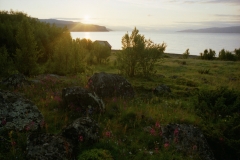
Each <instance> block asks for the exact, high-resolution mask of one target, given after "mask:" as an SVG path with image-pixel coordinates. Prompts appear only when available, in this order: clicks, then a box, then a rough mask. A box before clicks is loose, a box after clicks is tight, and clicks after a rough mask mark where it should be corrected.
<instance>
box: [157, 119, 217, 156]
mask: <svg viewBox="0 0 240 160" xmlns="http://www.w3.org/2000/svg"><path fill="white" fill-rule="evenodd" d="M161 129H162V136H163V140H164V143H165V144H166V143H169V144H171V142H172V143H173V144H174V146H175V147H176V148H177V150H179V151H182V152H185V153H188V154H198V155H199V156H200V157H201V159H204V160H215V158H214V155H213V153H212V151H211V149H210V148H209V146H208V143H207V141H206V139H205V137H204V135H203V133H202V132H201V130H200V129H198V128H197V127H194V126H193V125H187V124H168V125H166V126H163V127H161Z"/></svg>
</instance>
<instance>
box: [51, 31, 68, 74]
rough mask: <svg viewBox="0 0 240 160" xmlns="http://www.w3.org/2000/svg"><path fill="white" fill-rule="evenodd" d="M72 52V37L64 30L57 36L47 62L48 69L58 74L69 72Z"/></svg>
mask: <svg viewBox="0 0 240 160" xmlns="http://www.w3.org/2000/svg"><path fill="white" fill-rule="evenodd" d="M72 53H73V52H72V37H71V35H70V33H69V32H65V33H64V34H62V36H61V37H59V38H58V40H57V42H56V44H55V46H54V49H53V55H52V57H51V58H50V60H49V62H48V68H49V71H50V72H52V73H56V74H60V75H66V74H69V73H71V69H72V68H73V56H72Z"/></svg>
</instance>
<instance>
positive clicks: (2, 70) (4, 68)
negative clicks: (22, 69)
mask: <svg viewBox="0 0 240 160" xmlns="http://www.w3.org/2000/svg"><path fill="white" fill-rule="evenodd" d="M13 71H14V66H13V61H12V59H11V57H10V56H9V54H8V52H7V49H6V48H5V47H1V48H0V75H2V76H7V75H9V74H11V73H12V72H13Z"/></svg>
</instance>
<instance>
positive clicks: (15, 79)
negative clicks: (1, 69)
mask: <svg viewBox="0 0 240 160" xmlns="http://www.w3.org/2000/svg"><path fill="white" fill-rule="evenodd" d="M2 84H3V85H4V86H6V87H8V88H13V89H16V88H18V87H22V86H23V85H24V84H29V81H27V80H26V78H25V76H24V75H23V74H13V75H11V76H9V77H7V78H5V79H3V80H2Z"/></svg>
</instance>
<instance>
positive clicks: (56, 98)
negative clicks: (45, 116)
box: [54, 96, 62, 102]
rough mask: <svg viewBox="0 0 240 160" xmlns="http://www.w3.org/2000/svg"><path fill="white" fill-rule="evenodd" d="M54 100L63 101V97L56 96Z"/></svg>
mask: <svg viewBox="0 0 240 160" xmlns="http://www.w3.org/2000/svg"><path fill="white" fill-rule="evenodd" d="M54 100H55V101H57V102H61V101H62V98H61V97H59V96H54Z"/></svg>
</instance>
